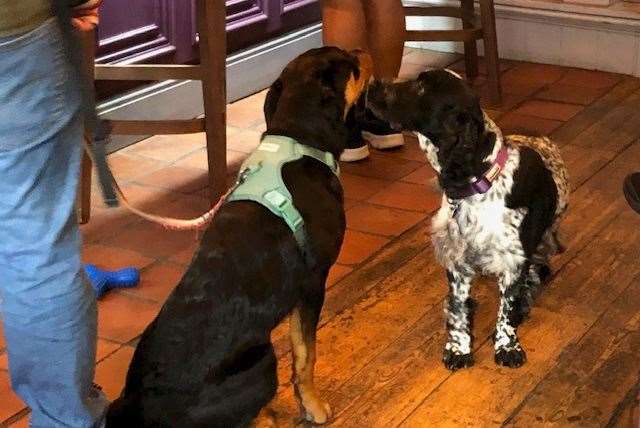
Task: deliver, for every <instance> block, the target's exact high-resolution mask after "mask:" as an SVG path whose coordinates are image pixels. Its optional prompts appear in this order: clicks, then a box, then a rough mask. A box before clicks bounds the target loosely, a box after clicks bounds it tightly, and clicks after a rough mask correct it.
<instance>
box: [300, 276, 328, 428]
mask: <svg viewBox="0 0 640 428" xmlns="http://www.w3.org/2000/svg"><path fill="white" fill-rule="evenodd" d="M323 303H324V283H321V285H320V286H318V287H315V289H314V290H313V292H310V293H304V294H303V297H302V299H301V301H300V303H299V304H298V306H297V307H296V308H295V309H294V310H293V312H292V313H291V320H290V324H291V326H290V329H291V344H292V351H293V381H292V383H293V385H294V388H295V394H296V398H297V400H298V403H299V404H300V406H301V408H302V410H303V411H304V416H305V418H306V419H307V420H308V421H310V422H313V423H316V424H323V423H325V422H327V421H328V420H329V419H330V418H331V407H330V406H329V403H327V402H326V401H324V400H322V399H321V398H320V394H318V391H317V390H316V387H315V385H314V380H313V375H314V368H315V364H316V328H317V327H318V320H319V319H320V311H321V310H322V305H323Z"/></svg>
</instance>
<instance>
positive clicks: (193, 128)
mask: <svg viewBox="0 0 640 428" xmlns="http://www.w3.org/2000/svg"><path fill="white" fill-rule="evenodd" d="M111 126H112V127H113V128H112V134H114V135H156V134H195V133H197V132H204V131H205V121H204V119H185V120H112V121H111Z"/></svg>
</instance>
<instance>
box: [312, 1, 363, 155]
mask: <svg viewBox="0 0 640 428" xmlns="http://www.w3.org/2000/svg"><path fill="white" fill-rule="evenodd" d="M321 6H322V40H323V42H324V44H325V46H337V47H339V48H341V49H345V50H353V49H363V50H366V51H368V50H369V49H368V47H367V28H366V21H365V16H364V10H363V8H362V0H322V2H321ZM358 104H361V103H358ZM358 108H361V107H359V106H356V105H354V106H353V107H352V108H351V110H350V111H349V114H348V116H347V125H348V128H349V141H348V143H347V148H346V149H345V150H344V151H343V152H342V153H341V155H340V160H341V161H343V162H355V161H359V160H362V159H366V158H368V157H369V146H368V145H367V144H366V143H365V141H364V140H363V139H362V129H361V126H360V123H359V122H358V120H356V113H355V111H356V109H358Z"/></svg>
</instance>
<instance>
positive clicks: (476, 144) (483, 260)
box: [368, 70, 569, 370]
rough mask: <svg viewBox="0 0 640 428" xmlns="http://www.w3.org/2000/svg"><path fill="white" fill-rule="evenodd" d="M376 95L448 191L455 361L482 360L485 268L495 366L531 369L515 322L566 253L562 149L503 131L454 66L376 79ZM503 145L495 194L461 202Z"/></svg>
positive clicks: (444, 233)
mask: <svg viewBox="0 0 640 428" xmlns="http://www.w3.org/2000/svg"><path fill="white" fill-rule="evenodd" d="M368 100H369V106H370V107H371V108H372V109H373V111H374V112H375V113H376V114H378V115H379V116H381V117H383V118H385V119H386V120H389V121H390V122H392V123H395V124H397V125H398V126H399V127H401V128H402V129H403V130H407V131H413V132H415V133H416V135H417V136H418V139H419V142H420V146H421V148H422V149H423V150H424V152H425V153H426V156H427V159H428V160H429V162H430V163H431V165H432V167H433V168H434V169H435V170H436V171H437V172H438V179H439V183H440V187H441V188H442V189H443V198H442V205H441V207H440V209H439V211H438V212H437V214H436V215H435V216H434V218H433V220H432V230H431V236H432V240H433V244H434V249H435V254H436V257H437V259H438V261H439V262H440V263H441V264H442V265H443V266H444V268H445V269H446V271H447V279H448V282H449V296H448V301H447V304H446V307H445V316H446V321H447V329H448V340H447V343H446V345H445V348H444V358H443V359H444V363H445V365H446V367H448V368H449V369H452V370H455V369H459V368H462V367H468V366H471V365H472V364H473V356H472V343H471V342H472V335H471V327H470V326H471V318H472V310H471V308H473V306H474V305H473V301H472V300H471V295H470V288H471V282H472V280H473V278H474V276H475V275H476V274H488V275H495V276H497V277H498V283H499V288H500V295H501V298H500V308H499V311H498V320H497V324H496V330H495V335H494V340H495V341H494V344H495V345H494V346H495V360H496V362H497V363H498V364H501V365H505V366H509V367H518V366H520V365H522V364H523V363H524V362H525V360H526V354H525V352H524V350H523V349H522V346H521V345H520V342H519V340H518V337H517V334H516V328H517V326H518V325H519V323H520V322H521V321H522V319H523V318H524V317H525V316H526V315H527V314H528V312H529V309H530V305H531V301H532V298H533V296H534V293H535V291H536V289H537V288H538V286H539V285H540V284H541V282H542V281H544V280H545V279H546V278H547V277H549V276H550V274H551V270H550V268H549V265H548V262H549V258H550V257H551V256H552V255H554V254H556V253H558V252H560V251H561V250H562V248H561V245H560V244H559V240H558V226H559V223H560V220H561V218H562V217H563V214H564V213H565V211H566V209H567V203H568V196H569V185H568V178H567V171H566V168H565V165H564V163H563V161H562V158H561V156H560V153H559V150H558V148H557V147H556V145H555V144H553V143H552V142H551V141H550V140H549V139H548V138H544V137H525V136H519V135H511V136H507V137H503V135H502V133H501V131H500V130H499V129H498V127H497V126H496V125H495V123H493V122H492V121H491V119H489V118H488V116H487V115H486V114H484V112H483V111H482V109H481V108H480V104H479V101H478V98H477V96H476V95H475V94H474V93H473V92H472V91H471V89H470V88H469V86H468V85H467V84H466V83H464V82H463V81H462V80H461V79H459V78H458V77H457V76H456V75H454V74H453V73H451V72H448V71H446V70H433V71H429V72H425V73H422V74H421V75H420V76H419V77H418V78H417V79H416V80H413V81H409V82H402V83H396V84H385V83H380V82H379V83H376V84H374V85H373V86H372V87H371V88H370V89H369V93H368ZM503 146H506V148H507V150H508V159H507V161H506V164H505V166H504V168H503V170H502V171H501V173H500V175H499V176H498V177H497V178H496V179H495V180H494V181H493V185H492V187H491V188H490V190H489V191H487V192H486V193H484V194H476V195H472V196H469V197H466V198H460V199H454V198H455V197H456V196H455V195H457V194H459V190H460V189H463V188H465V187H466V186H468V185H469V183H470V182H471V180H472V179H474V178H476V177H480V176H482V175H483V174H484V173H485V172H486V171H487V170H488V169H489V167H490V166H491V164H492V163H493V162H494V161H495V159H496V157H497V154H498V152H499V151H500V149H501V148H502V147H503Z"/></svg>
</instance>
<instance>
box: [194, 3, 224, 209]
mask: <svg viewBox="0 0 640 428" xmlns="http://www.w3.org/2000/svg"><path fill="white" fill-rule="evenodd" d="M197 8H198V9H197V10H198V14H197V15H198V29H199V32H200V64H201V66H202V98H203V101H204V117H205V132H206V136H207V158H208V164H209V165H208V166H209V191H210V197H211V202H213V203H215V202H216V201H217V200H218V198H220V196H222V195H223V194H224V192H225V191H226V188H227V182H226V181H227V133H226V122H227V120H226V108H227V88H226V57H227V40H226V37H227V36H226V29H225V20H226V12H225V10H226V9H225V1H224V0H198V2H197Z"/></svg>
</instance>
